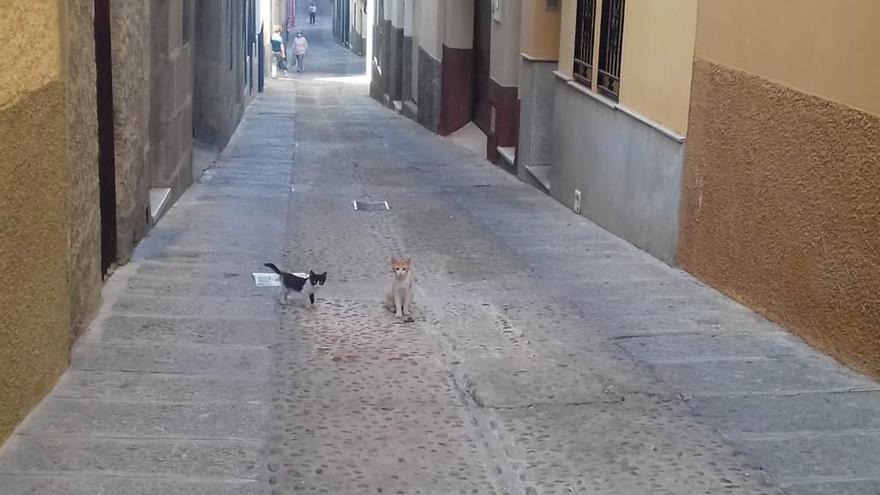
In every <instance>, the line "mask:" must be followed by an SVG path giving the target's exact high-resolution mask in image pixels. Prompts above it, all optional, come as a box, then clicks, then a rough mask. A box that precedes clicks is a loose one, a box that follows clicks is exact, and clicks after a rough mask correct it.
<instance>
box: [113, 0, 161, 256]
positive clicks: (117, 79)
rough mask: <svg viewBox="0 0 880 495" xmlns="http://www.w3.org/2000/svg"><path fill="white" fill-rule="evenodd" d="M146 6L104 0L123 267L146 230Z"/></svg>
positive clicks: (143, 1)
mask: <svg viewBox="0 0 880 495" xmlns="http://www.w3.org/2000/svg"><path fill="white" fill-rule="evenodd" d="M150 5H151V2H149V1H147V0H110V33H111V36H112V58H113V64H112V65H113V67H112V70H113V131H114V136H115V143H114V145H115V150H116V156H115V162H116V230H117V255H118V258H119V261H120V263H125V262H126V261H128V259H129V258H130V257H131V255H132V253H133V252H134V248H135V245H136V244H137V242H138V241H139V240H140V239H142V238H143V236H144V235H146V232H147V229H148V227H149V223H150V219H149V216H150V215H149V214H150V211H149V204H150V202H149V197H150V196H149V195H150V170H149V169H150V167H149V164H150V160H151V158H150V157H151V153H152V150H151V147H150V140H149V131H150V129H149V127H150V126H149V116H150V65H151V57H152V46H151V44H152V43H151V35H150V30H151V24H152V23H151V18H150Z"/></svg>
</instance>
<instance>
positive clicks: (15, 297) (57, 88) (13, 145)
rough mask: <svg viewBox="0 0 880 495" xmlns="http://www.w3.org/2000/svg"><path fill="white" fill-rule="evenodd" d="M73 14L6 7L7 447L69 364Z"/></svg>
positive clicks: (2, 291) (1, 365) (44, 7)
mask: <svg viewBox="0 0 880 495" xmlns="http://www.w3.org/2000/svg"><path fill="white" fill-rule="evenodd" d="M64 9H65V6H64V3H63V2H56V1H52V0H7V1H5V2H3V5H2V7H0V33H3V34H2V35H0V36H2V38H3V39H2V43H0V60H2V61H3V66H4V67H3V69H4V70H2V71H0V156H2V157H3V160H0V177H2V178H3V180H0V308H3V310H2V311H0V376H2V380H0V442H2V441H3V440H5V439H6V438H7V437H8V436H9V434H10V433H11V432H12V430H13V428H15V426H16V425H17V424H18V423H19V422H20V421H21V420H22V419H23V418H24V416H25V415H26V414H27V412H28V411H29V410H30V409H31V408H32V407H33V406H34V405H35V404H36V403H37V402H38V401H39V400H40V399H41V398H42V397H43V396H44V395H45V394H46V393H47V392H48V391H49V390H50V389H51V388H52V386H53V385H54V384H55V381H56V380H57V378H58V376H60V374H61V373H62V372H63V370H64V369H65V367H66V366H67V360H68V348H69V344H70V334H69V332H70V328H71V289H70V280H69V278H68V277H69V274H70V273H71V266H70V262H71V261H70V253H69V242H68V236H69V234H70V230H71V225H70V221H71V216H70V215H71V213H70V210H69V204H70V182H71V177H70V169H69V167H68V158H69V155H68V153H67V149H68V147H67V136H68V121H67V117H66V104H65V99H66V95H67V90H66V89H65V85H64V82H63V79H62V77H63V74H62V69H63V68H64V67H65V63H64V61H63V57H62V42H63V41H62V40H63V38H64V36H65V35H64V30H65V27H64V26H65V25H64V21H63V18H64V17H65V16H66V11H65V10H64ZM47 136H49V137H50V138H47Z"/></svg>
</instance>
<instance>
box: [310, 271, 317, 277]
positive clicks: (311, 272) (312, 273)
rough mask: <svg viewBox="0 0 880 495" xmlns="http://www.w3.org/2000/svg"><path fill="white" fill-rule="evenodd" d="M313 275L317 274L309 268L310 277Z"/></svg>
mask: <svg viewBox="0 0 880 495" xmlns="http://www.w3.org/2000/svg"><path fill="white" fill-rule="evenodd" d="M315 275H317V274H316V273H315V272H314V270H309V276H310V277H314V276H315Z"/></svg>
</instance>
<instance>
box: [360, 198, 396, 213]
mask: <svg viewBox="0 0 880 495" xmlns="http://www.w3.org/2000/svg"><path fill="white" fill-rule="evenodd" d="M351 204H352V206H354V209H355V210H357V211H388V210H390V209H391V207H390V206H388V201H377V202H369V201H357V200H355V201H352V202H351Z"/></svg>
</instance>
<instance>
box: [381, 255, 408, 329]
mask: <svg viewBox="0 0 880 495" xmlns="http://www.w3.org/2000/svg"><path fill="white" fill-rule="evenodd" d="M391 273H393V274H394V278H393V279H392V282H391V290H390V291H388V293H387V294H385V305H386V306H387V307H388V309H393V310H394V314H395V315H397V317H398V318H407V317H409V305H410V303H411V302H412V299H413V278H412V258H406V259H402V258H397V257H396V256H393V257H392V258H391Z"/></svg>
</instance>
